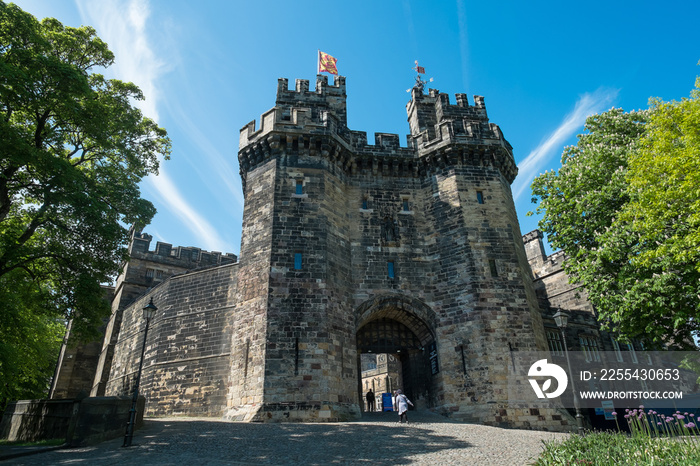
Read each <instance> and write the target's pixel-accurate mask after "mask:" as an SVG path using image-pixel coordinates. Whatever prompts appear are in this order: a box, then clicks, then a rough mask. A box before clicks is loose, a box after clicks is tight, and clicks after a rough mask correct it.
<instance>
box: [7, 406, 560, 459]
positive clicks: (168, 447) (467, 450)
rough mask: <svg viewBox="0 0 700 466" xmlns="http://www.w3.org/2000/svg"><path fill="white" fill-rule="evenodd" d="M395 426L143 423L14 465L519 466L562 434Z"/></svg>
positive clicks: (384, 419)
mask: <svg viewBox="0 0 700 466" xmlns="http://www.w3.org/2000/svg"><path fill="white" fill-rule="evenodd" d="M409 416H410V417H411V423H410V424H408V425H406V424H398V423H397V422H395V421H396V417H397V416H396V415H395V414H394V413H373V414H369V415H365V416H364V417H363V419H362V420H361V421H358V422H347V423H330V424H300V423H298V424H297V423H294V424H292V423H284V424H249V423H248V424H246V423H233V422H223V421H218V420H212V419H210V418H207V419H203V418H195V419H193V418H159V419H147V420H146V424H145V426H144V427H143V428H142V429H140V430H138V431H137V432H136V433H135V434H134V444H133V446H132V447H131V448H122V447H121V445H122V441H123V439H114V440H110V441H107V442H103V443H101V444H99V445H95V446H92V447H86V448H73V449H62V450H55V451H48V452H43V453H38V454H34V455H31V456H25V457H21V458H15V459H11V460H8V461H6V462H2V464H26V465H63V464H69V465H90V466H92V465H111V464H114V465H116V464H120V465H121V464H125V463H127V462H128V463H130V464H135V465H138V466H144V465H151V464H157V465H166V464H172V465H185V466H195V465H200V464H210V465H224V464H231V465H244V464H245V465H257V464H273V465H282V464H300V465H301V464H304V465H328V464H368V465H370V464H371V465H378V464H379V465H390V464H414V465H435V464H447V465H459V464H469V465H474V464H476V465H481V464H483V465H501V464H503V465H522V464H530V463H532V461H533V460H534V458H536V457H537V456H538V455H539V453H540V451H541V450H542V440H552V439H555V438H556V439H562V438H564V437H565V435H566V434H553V433H548V432H538V431H528V430H515V429H499V428H495V427H486V426H481V425H475V424H462V423H455V422H450V421H449V420H446V419H445V418H443V417H441V416H438V415H435V414H432V413H419V412H410V413H409Z"/></svg>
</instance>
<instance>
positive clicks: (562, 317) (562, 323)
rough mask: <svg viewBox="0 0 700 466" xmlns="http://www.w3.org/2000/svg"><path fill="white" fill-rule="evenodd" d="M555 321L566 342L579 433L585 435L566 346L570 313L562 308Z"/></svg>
mask: <svg viewBox="0 0 700 466" xmlns="http://www.w3.org/2000/svg"><path fill="white" fill-rule="evenodd" d="M553 317H554V322H555V323H556V324H557V327H559V330H560V331H561V337H562V342H563V343H564V353H565V354H566V365H567V366H568V368H569V380H571V390H572V391H573V393H574V408H575V409H576V425H577V426H578V433H579V435H583V416H581V405H580V403H579V400H578V394H577V393H576V384H575V383H574V376H573V374H572V373H571V360H570V359H569V349H568V348H567V347H566V325H567V324H568V323H569V314H567V313H565V312H562V311H561V309H560V310H559V311H558V312H557V313H556V314H554V316H553Z"/></svg>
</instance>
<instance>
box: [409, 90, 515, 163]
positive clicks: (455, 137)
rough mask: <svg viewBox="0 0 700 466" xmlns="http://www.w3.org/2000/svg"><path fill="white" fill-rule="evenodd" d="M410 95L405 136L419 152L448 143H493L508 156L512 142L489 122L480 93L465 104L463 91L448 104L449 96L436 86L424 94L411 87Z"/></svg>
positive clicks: (465, 96)
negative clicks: (453, 103) (407, 125)
mask: <svg viewBox="0 0 700 466" xmlns="http://www.w3.org/2000/svg"><path fill="white" fill-rule="evenodd" d="M411 97H412V98H411V101H410V102H409V103H408V104H407V105H406V113H407V114H408V122H409V125H410V128H411V135H410V136H409V138H410V140H411V142H412V144H411V145H412V146H413V147H415V148H416V149H418V151H419V152H425V151H431V150H434V149H435V148H437V147H443V146H445V145H449V144H470V145H474V144H479V145H496V146H500V147H502V148H503V149H505V151H506V153H507V154H509V155H510V157H511V158H512V153H513V148H512V146H511V145H510V144H509V143H508V141H506V139H505V138H504V136H503V133H502V132H501V129H500V128H499V127H498V125H496V124H494V123H490V122H489V118H488V114H487V112H486V104H485V103H484V97H483V96H480V95H475V96H474V105H469V101H468V99H467V95H466V94H455V98H456V100H457V103H456V104H455V105H452V104H451V103H450V97H449V96H448V95H447V94H445V93H441V92H440V91H439V90H437V89H429V90H428V94H427V95H425V94H423V92H422V91H420V90H419V89H416V88H414V89H413V90H412V93H411Z"/></svg>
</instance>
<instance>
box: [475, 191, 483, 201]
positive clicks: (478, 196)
mask: <svg viewBox="0 0 700 466" xmlns="http://www.w3.org/2000/svg"><path fill="white" fill-rule="evenodd" d="M476 202H478V203H479V204H483V203H484V193H483V191H477V192H476Z"/></svg>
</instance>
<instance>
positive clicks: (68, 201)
mask: <svg viewBox="0 0 700 466" xmlns="http://www.w3.org/2000/svg"><path fill="white" fill-rule="evenodd" d="M113 60H114V55H113V54H112V53H111V52H110V51H109V49H108V48H107V45H106V44H105V43H104V42H103V41H102V40H100V39H99V38H98V37H97V36H96V35H95V30H94V29H92V28H90V27H80V28H71V27H65V26H63V25H62V24H61V23H60V22H59V21H57V20H55V19H50V18H49V19H44V20H42V21H41V22H39V21H37V20H36V18H34V17H33V16H31V15H30V14H28V13H25V12H24V11H22V10H21V9H20V8H19V7H17V6H15V5H13V4H9V5H8V4H5V3H3V2H2V1H0V289H2V290H3V293H4V294H8V293H9V294H10V295H11V296H9V297H8V298H7V299H8V302H7V303H5V304H4V305H3V306H2V308H1V310H2V312H3V313H4V315H3V318H2V319H0V325H8V322H9V321H10V320H11V319H10V318H9V317H8V316H10V315H14V316H20V315H21V316H25V317H27V319H29V320H27V319H24V320H22V319H19V320H17V322H30V321H31V319H30V317H29V316H33V317H32V318H34V317H37V316H43V318H44V324H46V325H48V324H49V321H50V320H52V319H53V321H57V320H61V319H63V321H65V320H66V319H72V320H73V331H74V332H75V333H76V334H78V335H82V336H84V337H87V336H90V335H94V332H95V330H96V328H97V327H98V325H99V324H100V323H101V320H102V318H103V317H104V316H106V315H107V313H108V305H107V303H106V302H105V301H104V299H103V291H102V289H101V287H100V284H102V283H109V282H111V281H112V280H113V278H114V277H115V276H116V273H117V271H118V267H119V264H120V263H122V262H123V261H124V260H126V258H127V255H126V245H127V241H128V230H127V228H125V226H126V225H131V224H134V223H138V224H141V225H145V224H147V223H148V222H150V220H151V218H152V217H153V215H154V214H155V208H154V207H153V205H152V204H151V203H150V202H148V201H146V200H144V199H141V195H140V191H139V187H138V183H139V182H140V180H141V179H142V178H143V177H144V176H146V175H148V174H156V173H157V171H158V164H159V161H158V157H159V156H164V157H165V158H166V159H167V158H168V157H169V154H170V147H171V146H170V140H169V138H168V137H167V133H166V131H165V130H164V129H162V128H160V127H158V125H157V124H156V123H155V122H153V121H152V120H150V119H148V118H145V117H144V116H143V115H142V114H141V112H140V111H139V110H138V109H137V108H135V107H134V106H133V105H132V103H131V102H132V101H133V100H142V99H143V94H142V93H141V91H140V90H139V88H138V87H137V86H135V85H134V84H132V83H125V82H122V81H119V80H114V79H106V78H105V77H104V76H103V75H101V74H99V73H97V72H95V71H94V70H95V69H99V68H106V67H109V66H110V65H111V64H112V63H113ZM13 290H14V291H16V293H14V292H13ZM13 296H14V298H13ZM30 298H31V299H30ZM13 331H14V332H15V333H16V334H21V332H19V331H15V330H13V329H12V328H7V327H6V328H2V329H0V335H9V334H11V333H12V332H13ZM4 348H5V349H4V350H0V351H3V352H0V380H7V379H6V377H5V375H6V374H7V373H8V370H9V369H8V365H11V364H12V363H13V360H12V359H10V358H9V356H8V355H9V354H11V352H8V351H9V350H7V344H5V345H4ZM0 390H2V388H0ZM1 394H2V393H0V395H1Z"/></svg>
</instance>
